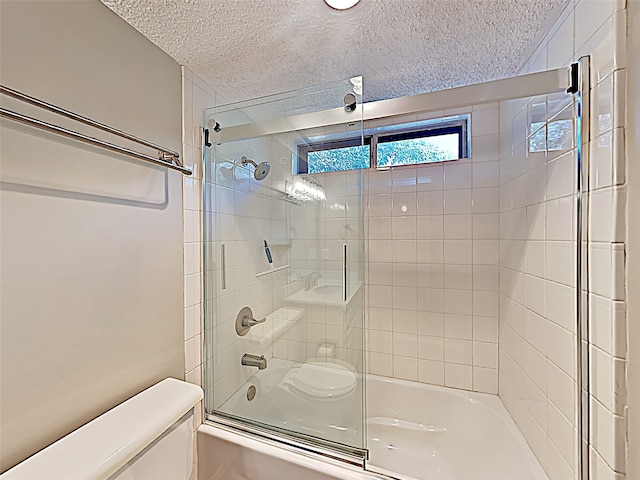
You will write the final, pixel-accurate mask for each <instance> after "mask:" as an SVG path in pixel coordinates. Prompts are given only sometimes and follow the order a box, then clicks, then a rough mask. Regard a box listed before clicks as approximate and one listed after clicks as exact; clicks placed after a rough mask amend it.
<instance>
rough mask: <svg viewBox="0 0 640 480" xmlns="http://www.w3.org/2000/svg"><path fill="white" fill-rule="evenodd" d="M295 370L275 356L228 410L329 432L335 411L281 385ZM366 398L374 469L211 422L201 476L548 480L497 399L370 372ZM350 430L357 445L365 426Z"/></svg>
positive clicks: (203, 433)
mask: <svg viewBox="0 0 640 480" xmlns="http://www.w3.org/2000/svg"><path fill="white" fill-rule="evenodd" d="M296 366H297V364H295V363H292V362H288V361H282V360H280V361H279V360H277V359H273V360H271V361H270V363H269V368H267V369H266V370H264V371H262V372H259V373H258V374H257V375H256V376H255V377H253V378H252V379H250V380H249V382H247V385H245V386H244V387H243V388H241V389H240V390H239V391H238V392H237V393H236V395H234V396H233V397H232V398H230V399H229V401H228V402H227V403H226V404H225V405H224V407H226V408H225V410H226V409H228V410H227V411H230V412H233V413H235V414H236V415H238V416H241V417H246V418H253V419H254V420H258V419H259V420H260V421H263V422H264V421H266V422H267V423H270V424H272V425H276V426H280V427H288V428H293V429H294V430H297V431H299V432H301V433H308V434H314V433H315V434H316V435H319V434H320V433H321V432H323V431H324V432H325V435H324V436H323V437H324V438H326V437H327V435H326V432H327V431H328V430H327V425H328V423H327V422H328V420H326V419H327V418H328V417H326V416H325V415H323V414H322V412H323V411H324V412H325V413H326V414H329V413H331V409H330V408H327V409H326V410H325V409H324V408H322V407H321V406H320V405H319V404H316V405H315V406H314V405H312V403H313V402H311V403H310V404H309V408H305V405H302V404H301V403H300V402H301V400H300V399H299V398H297V399H296V398H293V397H290V396H288V395H290V392H288V391H287V390H286V389H285V390H282V389H280V388H278V385H282V380H281V379H282V378H284V377H285V376H286V375H287V371H288V369H290V368H296ZM272 367H273V368H272ZM270 369H271V371H269V370H270ZM250 384H251V385H256V386H257V387H258V392H259V394H258V395H257V396H256V399H255V400H254V401H253V402H251V403H249V402H247V400H246V394H245V391H246V388H247V387H248V386H249V385H250ZM366 398H367V405H366V411H367V419H366V424H367V432H366V435H367V448H368V449H369V459H368V460H367V462H366V469H367V471H366V472H364V471H363V470H362V469H360V470H354V468H353V467H345V466H343V465H342V464H332V463H327V460H323V459H319V457H316V458H314V457H313V455H312V456H311V457H310V456H309V454H300V453H296V450H292V449H285V448H282V447H279V446H278V445H277V444H275V445H274V444H268V443H265V442H264V441H262V440H259V439H254V438H250V437H247V436H245V434H240V433H235V432H232V431H228V430H225V429H221V428H218V427H214V426H210V425H203V426H202V427H201V428H200V429H199V431H198V452H199V479H200V480H210V479H214V478H216V479H217V478H224V479H225V480H227V479H228V480H235V479H246V478H260V479H261V480H271V479H272V478H273V480H276V479H278V480H281V479H282V480H287V479H304V480H312V479H314V480H315V479H317V480H325V479H326V480H328V479H356V478H357V479H371V478H379V477H377V476H376V475H375V474H382V475H388V476H392V477H394V478H402V479H407V480H414V479H415V480H548V478H547V476H546V475H545V473H544V471H543V470H542V468H541V466H540V464H539V463H538V462H537V460H536V458H535V457H534V455H533V453H532V452H531V450H530V449H529V447H528V445H527V443H526V441H525V440H524V437H523V436H522V434H521V433H520V431H519V430H518V428H517V427H516V425H515V423H514V422H513V420H512V419H511V417H510V416H509V414H508V413H507V411H506V409H505V408H504V406H503V405H502V402H501V401H500V399H499V398H498V397H497V396H496V395H489V394H482V393H473V392H467V391H463V390H456V389H452V388H446V387H438V386H432V385H426V384H421V383H417V382H409V381H404V380H395V379H389V378H385V377H379V376H375V375H367V376H366ZM350 401H352V402H353V405H351V408H346V407H347V405H342V404H341V405H340V407H341V408H344V412H345V413H347V412H355V413H359V409H358V408H357V403H358V402H359V394H356V395H354V396H353V397H351V398H350ZM329 417H331V418H334V419H335V418H336V417H335V414H331V415H329ZM323 418H324V419H325V420H324V421H323ZM293 419H295V420H298V422H300V423H299V424H297V423H296V422H293V421H292V420H293ZM319 422H324V423H323V425H320V423H319ZM356 423H357V422H353V421H351V422H350V424H351V425H355V424H356ZM303 427H304V428H303ZM305 429H306V430H307V431H305ZM314 430H315V431H314ZM342 434H343V435H346V436H345V437H342V438H341V440H343V442H344V443H347V444H353V443H351V442H347V441H345V440H347V438H349V437H350V436H351V437H352V438H351V440H354V439H356V438H358V432H357V431H343V433H342ZM335 440H338V439H337V438H336V439H335ZM329 467H331V468H329ZM327 469H328V470H327ZM265 472H267V473H265ZM216 475H218V476H216ZM220 475H222V476H220Z"/></svg>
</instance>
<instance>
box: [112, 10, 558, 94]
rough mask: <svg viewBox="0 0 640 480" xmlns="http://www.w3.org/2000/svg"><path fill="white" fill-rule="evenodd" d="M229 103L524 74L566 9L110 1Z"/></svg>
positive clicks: (413, 89)
mask: <svg viewBox="0 0 640 480" xmlns="http://www.w3.org/2000/svg"><path fill="white" fill-rule="evenodd" d="M102 1H103V3H104V4H105V5H107V6H108V7H109V8H110V9H112V10H113V11H114V12H116V13H117V14H118V15H120V16H121V17H122V18H123V19H124V20H126V21H127V22H128V23H130V24H131V25H132V26H134V27H135V28H136V29H138V30H139V31H140V32H141V33H142V34H143V35H145V36H146V37H147V38H149V39H150V40H151V41H152V42H154V43H155V44H156V45H158V46H159V47H160V48H162V49H163V50H164V51H165V52H167V53H168V54H169V55H171V56H172V57H173V58H174V59H176V60H177V61H178V62H179V63H181V64H183V65H185V66H187V67H188V68H189V69H190V70H192V71H193V72H194V73H196V74H198V75H199V76H201V77H203V78H204V79H205V80H206V81H207V82H209V83H210V84H211V85H213V86H214V87H215V88H216V90H217V91H218V92H219V93H221V94H222V96H224V97H225V98H226V100H228V101H238V100H245V99H249V98H254V97H258V96H263V95H268V94H273V93H279V92H283V91H288V90H294V89H298V88H302V87H306V86H311V85H317V84H320V83H324V82H329V81H334V80H338V79H342V78H348V77H351V76H354V75H359V74H362V75H363V76H364V82H365V83H364V100H365V101H374V100H381V99H387V98H394V97H399V96H404V95H414V94H418V93H424V92H428V91H433V90H440V89H444V88H449V87H454V86H460V85H466V84H471V83H477V82H483V81H487V80H493V79H496V78H503V77H507V76H510V75H513V74H515V73H516V71H517V69H518V68H519V67H520V66H521V62H522V60H523V58H524V57H525V56H526V55H527V54H528V53H530V51H531V50H532V48H533V47H535V45H534V42H535V41H536V40H537V39H538V33H539V31H540V30H541V29H542V28H543V26H545V22H546V21H547V20H548V19H549V18H550V17H551V16H555V15H554V14H557V13H558V10H555V11H554V8H558V9H559V8H561V6H562V5H564V4H565V3H566V1H565V0H475V1H472V0H362V1H361V3H360V4H359V5H358V6H357V7H355V8H354V9H353V10H351V11H349V12H347V13H345V12H342V13H340V14H338V13H335V12H334V11H332V10H331V9H330V8H329V7H327V6H326V5H325V4H324V2H323V1H322V0H302V1H301V0H228V1H222V0H181V1H178V0H135V1H132V0H102Z"/></svg>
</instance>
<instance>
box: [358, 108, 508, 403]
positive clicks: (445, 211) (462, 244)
mask: <svg viewBox="0 0 640 480" xmlns="http://www.w3.org/2000/svg"><path fill="white" fill-rule="evenodd" d="M461 112H462V113H471V125H472V127H471V129H472V145H471V149H472V158H470V159H463V160H457V161H452V162H447V163H444V164H432V165H418V166H406V167H396V168H394V169H391V170H380V171H376V170H372V171H369V172H367V173H366V182H365V205H366V206H367V210H366V221H367V234H366V243H367V252H368V256H367V263H366V270H367V275H368V277H367V291H368V304H367V305H368V354H369V363H368V367H369V372H370V373H374V374H378V375H385V376H394V377H397V378H403V379H407V380H414V381H419V382H425V383H432V384H437V385H446V386H451V387H455V388H462V389H466V390H475V391H481V392H488V393H497V391H498V347H497V342H498V294H497V292H498V258H497V249H498V238H499V205H500V191H499V184H500V175H499V173H500V162H499V158H500V156H499V142H498V132H499V126H498V114H499V111H498V105H497V104H494V105H483V106H482V107H480V108H478V109H474V110H473V111H472V109H471V108H469V109H462V110H460V112H458V113H461ZM444 113H446V112H444ZM416 118H417V117H416ZM408 120H411V119H408ZM413 120H415V118H414V119H413ZM403 121H407V119H406V118H403Z"/></svg>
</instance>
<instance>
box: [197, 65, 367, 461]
mask: <svg viewBox="0 0 640 480" xmlns="http://www.w3.org/2000/svg"><path fill="white" fill-rule="evenodd" d="M361 86H362V84H361V79H360V78H355V79H350V80H346V81H341V82H335V83H332V84H328V85H323V86H320V87H314V88H309V89H304V90H300V91H295V92H289V93H285V94H281V95H276V96H271V97H265V98H260V99H256V100H252V101H248V102H240V103H236V104H231V105H225V106H221V107H214V108H210V109H208V110H207V111H206V112H205V118H204V122H205V126H206V128H207V129H208V132H207V133H206V136H207V139H208V142H209V145H207V146H206V147H205V156H204V172H205V179H204V180H205V181H204V192H203V193H204V223H205V229H204V242H205V258H204V260H205V279H204V282H205V297H206V301H205V362H206V364H205V389H206V390H205V404H206V413H207V417H208V419H209V420H211V421H214V422H220V423H226V424H229V423H231V424H233V425H234V426H236V427H240V428H244V429H249V430H252V431H258V432H260V433H261V434H263V435H267V436H269V435H271V434H273V433H277V434H278V435H284V436H285V438H288V439H289V441H291V442H298V443H299V442H302V443H308V442H311V443H313V444H314V445H315V446H322V447H326V448H330V449H332V450H333V451H334V452H335V454H340V455H347V456H355V457H358V458H362V456H363V454H364V453H363V452H364V450H363V449H364V427H363V425H364V388H363V373H364V348H363V344H364V330H363V322H364V282H363V278H364V273H363V269H364V261H363V259H364V215H363V205H362V195H363V184H362V179H363V175H362V172H361V171H354V172H352V173H336V174H331V175H313V174H309V173H308V171H307V170H305V169H304V168H303V165H302V163H303V161H304V160H303V155H302V153H301V152H302V151H303V150H304V147H305V146H306V145H308V144H309V143H310V141H311V140H310V139H314V140H317V139H318V138H331V136H332V135H335V134H340V135H341V136H345V135H346V136H348V137H349V138H350V139H352V141H353V142H355V143H360V142H362V105H361ZM299 172H302V173H299Z"/></svg>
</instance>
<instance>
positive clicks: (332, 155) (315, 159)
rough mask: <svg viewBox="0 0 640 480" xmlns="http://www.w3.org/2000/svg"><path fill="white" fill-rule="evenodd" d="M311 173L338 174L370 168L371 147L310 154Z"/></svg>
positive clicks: (360, 146) (362, 146) (338, 149)
mask: <svg viewBox="0 0 640 480" xmlns="http://www.w3.org/2000/svg"><path fill="white" fill-rule="evenodd" d="M307 161H308V162H309V173H322V172H338V171H341V170H356V169H359V168H369V166H370V149H369V145H358V146H355V147H345V148H334V149H332V150H320V151H318V152H309V153H308V156H307Z"/></svg>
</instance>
